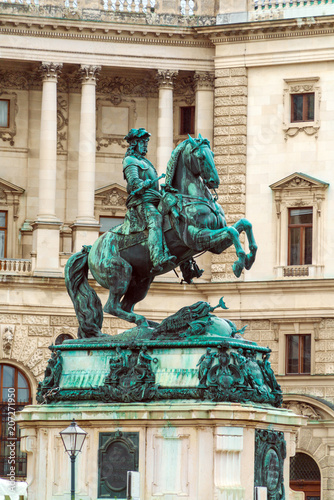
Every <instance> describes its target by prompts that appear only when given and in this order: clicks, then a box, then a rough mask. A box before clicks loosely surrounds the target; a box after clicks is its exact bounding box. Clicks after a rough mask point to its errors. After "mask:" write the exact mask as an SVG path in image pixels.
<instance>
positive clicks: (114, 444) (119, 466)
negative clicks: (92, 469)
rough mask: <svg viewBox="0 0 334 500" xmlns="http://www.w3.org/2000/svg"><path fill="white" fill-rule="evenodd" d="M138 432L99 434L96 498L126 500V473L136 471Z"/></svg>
mask: <svg viewBox="0 0 334 500" xmlns="http://www.w3.org/2000/svg"><path fill="white" fill-rule="evenodd" d="M138 456H139V432H121V431H116V432H100V434H99V458H98V474H99V477H98V498H126V485H127V473H128V471H138Z"/></svg>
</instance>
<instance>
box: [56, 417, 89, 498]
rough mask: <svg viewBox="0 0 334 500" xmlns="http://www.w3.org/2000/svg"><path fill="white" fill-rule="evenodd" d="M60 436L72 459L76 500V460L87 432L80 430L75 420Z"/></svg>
mask: <svg viewBox="0 0 334 500" xmlns="http://www.w3.org/2000/svg"><path fill="white" fill-rule="evenodd" d="M59 434H60V437H61V439H62V441H63V445H64V448H65V451H66V453H68V455H69V457H70V459H71V500H75V459H76V458H77V455H78V454H79V452H80V451H81V449H82V445H83V444H84V441H85V439H86V436H87V432H86V431H83V430H82V429H80V427H79V426H78V424H77V423H76V421H75V420H74V419H73V422H72V423H71V425H69V426H68V427H67V428H66V429H65V430H63V431H60V433H59Z"/></svg>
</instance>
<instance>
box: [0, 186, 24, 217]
mask: <svg viewBox="0 0 334 500" xmlns="http://www.w3.org/2000/svg"><path fill="white" fill-rule="evenodd" d="M23 193H24V189H23V188H21V187H19V186H16V185H15V184H12V183H11V182H9V181H6V180H5V179H1V178H0V205H2V206H4V205H5V206H13V208H14V213H13V216H14V219H16V218H17V216H18V209H19V197H20V196H21V195H22V194H23Z"/></svg>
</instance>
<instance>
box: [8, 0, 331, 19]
mask: <svg viewBox="0 0 334 500" xmlns="http://www.w3.org/2000/svg"><path fill="white" fill-rule="evenodd" d="M5 4H6V5H7V6H8V5H12V6H13V7H14V11H13V12H12V13H13V14H15V6H17V7H20V6H29V7H37V8H38V7H45V6H52V7H56V8H57V9H58V10H59V9H60V10H61V9H64V10H70V11H71V12H72V14H73V12H75V11H82V10H85V9H89V2H87V0H0V8H1V5H5ZM94 4H99V5H100V10H101V12H108V13H111V14H112V13H115V14H124V15H126V14H148V13H151V12H154V13H156V14H162V13H163V14H166V13H168V14H173V15H179V16H181V17H190V16H194V15H219V14H221V15H222V14H226V13H227V12H229V13H230V12H231V10H230V9H229V10H228V11H226V12H225V9H224V7H221V8H217V9H215V8H214V7H210V8H209V9H208V6H207V1H206V0H198V2H195V0H176V1H175V2H174V5H175V6H174V7H173V8H170V7H169V4H166V5H164V2H163V0H161V1H160V2H158V1H157V0H94ZM167 5H168V6H167ZM242 5H243V2H242V1H241V3H240V7H241V6H242ZM304 8H308V9H309V10H312V15H327V13H332V11H333V10H334V0H301V1H300V0H248V6H247V9H248V17H249V19H248V20H249V21H257V20H261V19H263V18H268V19H270V18H272V17H277V14H278V12H282V11H284V12H285V13H288V12H289V11H290V14H287V17H290V15H291V17H297V16H298V10H299V9H300V10H302V9H304ZM7 10H8V7H7ZM36 10H37V11H38V9H36ZM235 11H236V12H241V11H242V7H241V9H238V3H235ZM327 11H328V12H327ZM17 12H18V13H19V9H17ZM313 13H314V14H313ZM301 15H302V14H301Z"/></svg>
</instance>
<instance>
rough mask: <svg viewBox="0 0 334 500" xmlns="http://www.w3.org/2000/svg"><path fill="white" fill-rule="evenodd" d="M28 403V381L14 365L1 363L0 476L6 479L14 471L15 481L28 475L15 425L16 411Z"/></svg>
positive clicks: (24, 455) (25, 459) (29, 396)
mask: <svg viewBox="0 0 334 500" xmlns="http://www.w3.org/2000/svg"><path fill="white" fill-rule="evenodd" d="M30 402H31V392H30V387H29V383H28V380H27V378H26V377H25V375H24V374H23V373H22V372H21V370H19V369H18V368H16V367H15V366H11V365H7V364H0V411H1V423H0V426H1V427H0V431H1V434H0V435H1V448H0V477H3V478H4V479H9V475H10V473H11V472H12V471H13V470H14V469H11V467H14V468H15V478H25V477H26V475H27V457H26V454H25V453H22V452H21V450H20V430H19V428H18V425H17V424H16V423H15V414H16V412H18V411H20V410H22V408H23V407H24V406H25V405H26V404H28V403H30Z"/></svg>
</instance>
